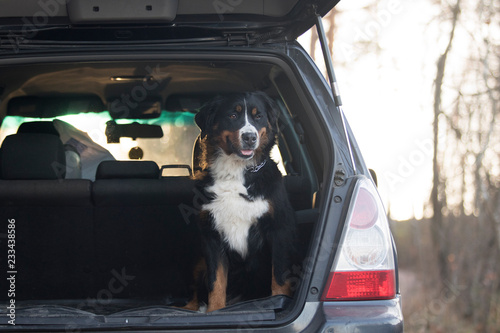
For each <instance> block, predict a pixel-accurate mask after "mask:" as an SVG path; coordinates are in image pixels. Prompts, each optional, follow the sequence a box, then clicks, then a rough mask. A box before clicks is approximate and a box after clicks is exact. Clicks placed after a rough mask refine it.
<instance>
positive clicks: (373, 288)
mask: <svg viewBox="0 0 500 333" xmlns="http://www.w3.org/2000/svg"><path fill="white" fill-rule="evenodd" d="M337 2H338V1H328V0H314V1H306V0H292V1H285V0H260V1H245V0H214V1H204V0H191V1H185V0H148V1H143V0H123V1H109V0H71V1H69V0H23V1H14V0H4V1H2V2H1V5H0V6H1V10H0V123H1V127H0V143H1V147H0V221H1V229H0V267H1V269H0V271H1V273H0V274H1V276H2V278H1V279H0V302H1V303H2V306H1V308H0V331H2V330H5V331H15V330H22V331H42V330H44V331H51V332H68V331H71V332H73V331H77V332H82V331H93V332H96V331H99V332H104V331H106V332H111V331H117V330H119V331H121V332H129V331H134V332H137V331H202V330H203V331H208V330H210V331H211V332H232V331H266V332H401V331H403V318H402V311H401V296H400V293H399V282H398V266H397V255H396V248H395V245H394V242H393V239H392V235H391V232H390V230H389V224H388V221H387V217H386V213H385V211H384V207H383V205H382V203H381V200H380V198H379V194H378V192H377V186H376V176H375V173H374V172H373V171H371V170H369V169H368V168H367V166H366V165H365V163H364V161H363V158H362V156H361V153H360V151H359V149H358V146H357V144H356V141H355V139H354V135H353V133H352V132H351V129H350V127H349V124H348V122H347V120H346V118H345V116H344V113H343V110H342V102H341V98H340V94H339V90H338V87H337V82H336V80H335V75H334V72H333V68H332V65H331V64H332V62H331V59H330V54H329V51H328V50H329V48H328V45H327V43H326V38H325V34H324V31H323V28H322V24H321V17H322V16H324V15H326V14H327V13H328V12H329V11H330V10H331V9H332V8H333V7H334V6H335V5H336V3H337ZM315 26H316V29H317V31H318V36H319V39H320V41H321V45H322V47H323V51H324V52H323V54H324V59H325V64H326V67H327V71H328V80H329V82H327V81H326V80H325V78H324V76H323V75H322V74H321V72H320V70H318V68H317V67H316V65H315V63H314V61H313V60H312V59H311V57H310V56H309V55H308V54H307V53H306V51H305V50H304V49H303V48H302V47H301V46H300V45H299V43H298V42H297V41H296V39H297V37H298V36H300V35H302V34H303V33H304V32H305V31H307V30H308V29H310V28H314V27H315ZM247 91H264V92H265V93H267V95H269V96H270V97H271V98H272V99H273V100H274V101H275V102H276V105H277V106H278V114H279V117H278V118H279V119H278V121H279V123H278V124H279V135H278V138H277V144H276V146H275V148H274V149H273V151H272V158H273V159H274V160H275V161H276V162H277V163H278V165H279V168H280V171H281V173H282V175H283V181H284V184H285V188H286V191H287V192H288V196H289V199H290V202H291V205H292V206H293V209H294V211H295V216H296V220H297V229H298V231H299V232H298V236H299V237H298V238H299V239H298V240H297V248H298V252H299V256H300V260H299V261H298V263H297V264H295V265H294V266H293V267H292V269H290V271H289V272H288V276H287V277H286V278H287V279H288V280H289V281H291V282H292V289H293V292H294V293H293V297H288V296H282V295H278V296H271V295H270V296H269V297H266V298H261V299H254V300H247V301H241V302H240V301H238V300H234V301H233V302H232V303H231V304H230V305H228V306H227V307H225V308H223V309H220V310H217V311H214V312H209V313H207V312H206V311H204V309H203V308H202V309H201V310H199V311H191V310H187V309H184V308H183V306H184V305H185V304H186V303H187V302H188V301H189V299H190V297H191V295H192V288H191V285H192V276H193V267H194V265H195V261H196V258H195V257H196V256H195V252H196V250H195V249H196V247H197V246H198V244H199V237H198V236H197V234H196V223H193V221H194V220H195V218H196V216H197V214H198V213H199V211H200V207H201V206H202V204H203V202H204V201H205V200H206V198H204V197H203V195H202V194H201V193H199V192H197V190H196V187H195V186H194V180H193V177H192V175H193V174H195V173H196V172H197V170H198V169H199V167H200V166H199V164H198V162H199V133H200V132H199V129H198V128H197V127H196V124H195V122H194V116H195V114H196V113H197V112H198V111H199V110H200V108H201V107H202V106H203V105H204V104H205V103H206V102H207V101H209V100H210V99H211V98H213V97H214V96H216V95H219V94H227V93H235V92H247Z"/></svg>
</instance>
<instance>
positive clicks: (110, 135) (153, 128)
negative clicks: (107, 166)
mask: <svg viewBox="0 0 500 333" xmlns="http://www.w3.org/2000/svg"><path fill="white" fill-rule="evenodd" d="M123 137H127V138H132V139H133V140H135V139H137V138H148V139H151V138H162V137H163V130H162V129H161V126H159V125H146V124H139V123H137V122H134V123H131V124H117V123H116V122H115V121H113V120H110V121H108V122H107V123H106V138H107V139H108V143H120V138H123Z"/></svg>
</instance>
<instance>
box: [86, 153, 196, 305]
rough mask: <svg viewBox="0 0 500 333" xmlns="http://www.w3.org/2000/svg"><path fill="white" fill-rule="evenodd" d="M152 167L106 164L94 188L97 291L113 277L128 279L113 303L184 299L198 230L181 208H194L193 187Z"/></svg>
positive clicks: (147, 163) (147, 164)
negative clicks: (136, 300) (126, 299)
mask: <svg viewBox="0 0 500 333" xmlns="http://www.w3.org/2000/svg"><path fill="white" fill-rule="evenodd" d="M159 172H160V171H159V169H158V166H157V165H156V163H155V162H151V161H104V162H101V164H100V165H99V167H98V169H97V175H96V181H95V183H94V186H93V188H92V195H93V200H94V205H95V213H94V222H95V246H96V252H97V262H98V268H99V271H98V275H97V288H98V289H99V288H107V286H108V284H109V281H110V279H111V278H112V277H113V274H114V273H113V271H115V272H119V273H124V274H126V275H127V276H129V277H130V279H129V280H128V281H127V287H126V288H123V290H121V291H120V293H117V294H116V295H113V297H116V298H144V297H148V298H154V297H165V296H166V295H168V296H171V297H173V298H177V297H179V298H182V297H187V295H188V293H189V290H188V286H189V279H191V276H192V272H191V265H192V263H193V260H194V251H196V246H197V245H198V244H199V241H198V240H196V239H193V237H195V236H194V235H196V227H197V226H196V225H195V224H194V223H186V221H184V219H183V215H182V212H181V210H180V209H179V206H180V205H182V204H186V203H188V204H189V203H190V202H192V200H193V199H192V197H193V195H194V192H193V188H194V181H193V180H191V179H189V178H187V177H186V178H184V177H171V178H162V179H160V176H159Z"/></svg>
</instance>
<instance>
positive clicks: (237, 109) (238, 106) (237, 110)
mask: <svg viewBox="0 0 500 333" xmlns="http://www.w3.org/2000/svg"><path fill="white" fill-rule="evenodd" d="M235 110H236V112H241V111H243V107H242V106H241V105H239V104H238V105H236V108H235Z"/></svg>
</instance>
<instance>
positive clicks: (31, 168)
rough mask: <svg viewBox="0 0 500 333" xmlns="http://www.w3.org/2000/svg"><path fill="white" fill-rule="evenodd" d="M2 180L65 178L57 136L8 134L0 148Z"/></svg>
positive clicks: (61, 149) (61, 151)
mask: <svg viewBox="0 0 500 333" xmlns="http://www.w3.org/2000/svg"><path fill="white" fill-rule="evenodd" d="M0 153H1V155H2V156H1V157H0V163H1V165H0V167H1V169H2V170H1V172H0V173H1V174H2V177H3V179H8V180H14V179H64V177H65V175H66V156H65V154H64V148H63V144H62V142H61V140H60V139H59V137H57V136H55V135H52V134H40V133H20V134H14V135H9V136H7V137H6V138H5V140H4V141H3V143H2V149H1V150H0Z"/></svg>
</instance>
